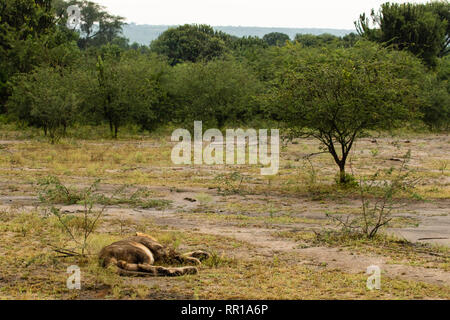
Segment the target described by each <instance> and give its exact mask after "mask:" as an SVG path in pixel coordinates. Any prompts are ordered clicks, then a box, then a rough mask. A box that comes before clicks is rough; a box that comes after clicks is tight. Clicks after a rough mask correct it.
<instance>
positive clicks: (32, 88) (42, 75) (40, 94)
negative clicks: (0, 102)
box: [7, 67, 82, 143]
mask: <svg viewBox="0 0 450 320" xmlns="http://www.w3.org/2000/svg"><path fill="white" fill-rule="evenodd" d="M81 81H82V75H81V73H79V72H75V71H70V70H64V69H61V68H49V67H41V68H36V70H35V71H33V72H32V73H30V74H19V75H17V76H15V77H14V78H13V86H12V95H11V97H10V99H9V100H8V104H7V106H8V109H9V111H10V113H11V114H12V115H15V116H16V117H17V119H19V120H21V121H24V122H27V123H28V124H31V125H34V126H36V127H39V128H42V129H43V130H44V132H45V134H46V135H48V137H49V138H50V141H51V142H52V143H55V142H56V141H57V140H58V139H59V138H60V137H61V136H62V135H63V134H64V133H65V130H66V128H67V127H68V126H69V125H70V124H71V123H72V122H73V121H74V120H75V117H76V115H77V113H78V111H79V109H78V108H79V106H80V103H81V94H80V92H79V90H78V89H77V85H78V84H79V83H80V82H81Z"/></svg>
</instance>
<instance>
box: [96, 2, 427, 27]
mask: <svg viewBox="0 0 450 320" xmlns="http://www.w3.org/2000/svg"><path fill="white" fill-rule="evenodd" d="M92 1H94V2H97V3H100V4H102V5H104V6H106V7H107V8H108V11H109V12H111V13H113V14H116V15H120V16H122V17H125V18H126V19H127V22H135V23H138V24H159V25H178V24H185V23H205V24H209V25H213V26H257V27H291V28H296V27H297V28H335V29H353V27H354V26H353V21H355V20H356V19H357V18H358V17H359V15H360V13H362V12H366V13H370V10H371V9H372V8H376V9H378V8H379V7H380V5H381V4H382V3H384V2H387V1H388V0H384V1H378V0H308V1H305V0H92ZM390 2H407V1H395V0H394V1H390ZM408 2H429V1H415V0H411V1H408Z"/></svg>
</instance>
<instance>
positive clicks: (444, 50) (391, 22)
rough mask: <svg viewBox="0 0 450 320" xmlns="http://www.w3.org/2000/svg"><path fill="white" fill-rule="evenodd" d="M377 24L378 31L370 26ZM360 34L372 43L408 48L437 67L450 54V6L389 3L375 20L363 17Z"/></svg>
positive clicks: (447, 4) (449, 4) (377, 14)
mask: <svg viewBox="0 0 450 320" xmlns="http://www.w3.org/2000/svg"><path fill="white" fill-rule="evenodd" d="M371 23H372V24H375V27H374V28H371V27H370V24H371ZM356 26H357V29H358V32H359V33H360V34H361V35H362V36H364V37H366V38H367V39H369V40H371V41H377V42H380V43H383V44H385V45H392V46H394V47H396V48H398V49H400V50H403V49H406V50H408V51H410V52H412V53H413V54H414V55H417V56H419V57H421V58H422V59H423V60H424V61H425V62H426V63H427V64H428V65H430V66H434V65H436V63H437V60H436V59H437V58H438V57H443V56H445V55H447V54H448V53H449V52H450V47H449V46H450V3H448V1H440V2H431V3H427V4H412V3H402V4H397V3H385V4H383V5H382V6H381V9H380V11H379V13H375V11H374V10H372V13H371V18H370V19H369V18H368V17H366V15H365V14H362V15H361V16H360V18H359V21H357V22H356Z"/></svg>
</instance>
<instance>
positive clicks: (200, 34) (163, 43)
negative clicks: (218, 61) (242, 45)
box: [150, 24, 231, 65]
mask: <svg viewBox="0 0 450 320" xmlns="http://www.w3.org/2000/svg"><path fill="white" fill-rule="evenodd" d="M230 42H231V37H230V36H228V35H226V34H224V33H223V32H220V31H215V30H214V29H213V28H212V27H210V26H208V25H189V24H186V25H183V26H179V27H177V28H169V29H168V30H167V31H165V32H163V33H162V34H161V35H160V36H159V37H158V39H156V40H154V41H153V42H152V43H151V45H150V47H151V49H152V50H153V51H154V52H156V53H158V54H161V55H165V56H167V57H168V58H169V62H170V64H171V65H176V64H178V63H180V62H187V61H190V62H197V61H200V60H211V59H214V58H217V57H220V56H222V55H223V54H224V53H225V52H227V51H228V49H227V44H229V43H230Z"/></svg>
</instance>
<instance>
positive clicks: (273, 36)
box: [263, 32, 291, 47]
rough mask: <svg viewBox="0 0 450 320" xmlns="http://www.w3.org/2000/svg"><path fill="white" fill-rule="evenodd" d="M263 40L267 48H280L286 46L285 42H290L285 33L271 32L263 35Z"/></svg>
mask: <svg viewBox="0 0 450 320" xmlns="http://www.w3.org/2000/svg"><path fill="white" fill-rule="evenodd" d="M263 40H264V41H265V42H266V43H267V44H268V45H269V46H279V47H282V46H284V45H285V44H286V41H289V40H291V39H290V38H289V36H288V35H287V34H285V33H281V32H271V33H268V34H266V35H264V37H263Z"/></svg>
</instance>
